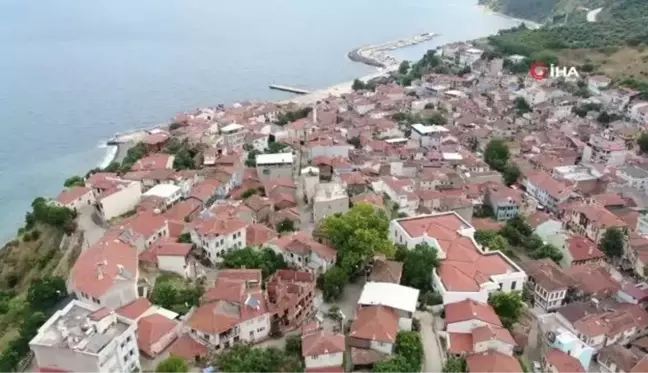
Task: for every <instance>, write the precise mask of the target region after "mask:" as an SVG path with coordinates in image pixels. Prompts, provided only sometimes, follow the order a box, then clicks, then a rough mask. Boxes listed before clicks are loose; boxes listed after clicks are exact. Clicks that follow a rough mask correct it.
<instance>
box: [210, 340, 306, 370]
mask: <svg viewBox="0 0 648 373" xmlns="http://www.w3.org/2000/svg"><path fill="white" fill-rule="evenodd" d="M216 366H217V367H218V369H219V370H220V371H221V372H301V371H303V366H302V364H301V360H300V357H296V356H292V355H289V354H287V353H286V352H284V351H282V350H280V349H278V348H274V347H270V348H252V347H251V346H249V345H245V344H236V345H234V346H232V347H231V348H229V349H226V350H224V351H223V352H221V353H220V354H219V355H218V357H217V359H216Z"/></svg>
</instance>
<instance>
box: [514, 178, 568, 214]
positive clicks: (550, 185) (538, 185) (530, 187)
mask: <svg viewBox="0 0 648 373" xmlns="http://www.w3.org/2000/svg"><path fill="white" fill-rule="evenodd" d="M522 185H523V186H524V188H525V189H526V191H527V193H528V194H529V195H530V196H531V197H533V198H535V199H536V200H537V201H538V203H539V204H540V205H541V206H543V207H545V208H546V209H547V210H549V211H557V210H558V205H560V204H561V203H563V202H565V201H567V199H568V198H569V196H570V194H571V188H570V187H569V186H567V185H565V184H563V183H561V182H560V181H558V180H556V179H554V178H553V177H551V176H550V175H549V174H547V173H546V172H544V171H534V172H531V173H529V174H527V175H526V177H525V178H524V179H523V180H522Z"/></svg>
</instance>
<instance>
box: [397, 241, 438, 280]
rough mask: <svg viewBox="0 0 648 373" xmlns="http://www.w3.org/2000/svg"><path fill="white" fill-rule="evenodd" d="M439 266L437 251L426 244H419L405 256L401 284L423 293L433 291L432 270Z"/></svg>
mask: <svg viewBox="0 0 648 373" xmlns="http://www.w3.org/2000/svg"><path fill="white" fill-rule="evenodd" d="M438 266H439V261H438V259H437V249H436V248H434V247H432V246H430V245H428V244H426V243H423V244H418V245H416V246H415V247H414V249H412V250H410V251H409V252H408V253H407V254H406V256H405V261H404V263H403V278H402V280H401V283H402V284H403V285H405V286H409V287H413V288H416V289H419V290H422V291H423V290H431V287H432V269H433V268H437V267H438Z"/></svg>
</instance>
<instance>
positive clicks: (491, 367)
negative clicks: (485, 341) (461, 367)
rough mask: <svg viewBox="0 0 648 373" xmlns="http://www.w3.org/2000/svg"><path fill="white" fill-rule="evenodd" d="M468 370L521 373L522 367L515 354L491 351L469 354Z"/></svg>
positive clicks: (485, 372) (473, 371) (489, 372)
mask: <svg viewBox="0 0 648 373" xmlns="http://www.w3.org/2000/svg"><path fill="white" fill-rule="evenodd" d="M466 364H467V365H468V371H469V372H471V373H475V372H484V373H491V372H492V373H509V372H510V373H520V372H522V367H521V366H520V363H519V362H518V360H517V359H516V358H514V357H513V356H508V355H504V354H502V353H499V352H495V351H490V352H486V353H481V354H474V355H469V356H468V357H467V358H466Z"/></svg>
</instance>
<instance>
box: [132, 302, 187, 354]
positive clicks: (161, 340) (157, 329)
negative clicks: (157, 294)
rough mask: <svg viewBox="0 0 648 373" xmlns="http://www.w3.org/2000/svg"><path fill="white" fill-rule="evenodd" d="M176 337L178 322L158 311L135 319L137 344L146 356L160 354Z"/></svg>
mask: <svg viewBox="0 0 648 373" xmlns="http://www.w3.org/2000/svg"><path fill="white" fill-rule="evenodd" d="M177 337H178V322H177V321H175V320H171V319H169V318H168V317H166V316H163V315H161V314H159V313H154V314H152V315H148V316H144V317H142V318H141V319H139V320H138V321H137V345H138V347H139V349H140V351H142V352H143V353H144V354H145V355H146V356H149V357H156V356H158V355H160V354H161V353H162V352H163V351H164V350H165V349H166V348H167V347H169V345H171V343H173V342H174V341H175V340H176V338H177Z"/></svg>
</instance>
